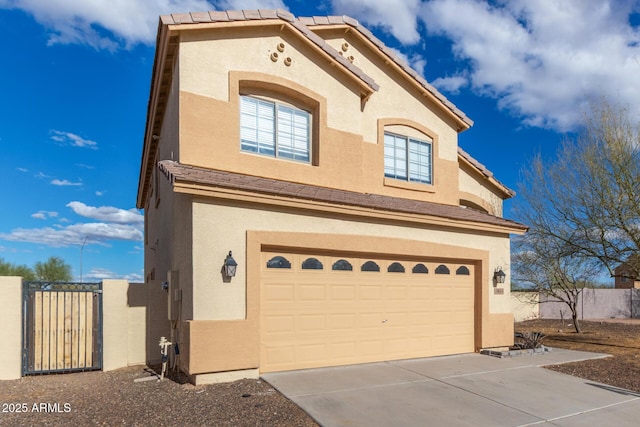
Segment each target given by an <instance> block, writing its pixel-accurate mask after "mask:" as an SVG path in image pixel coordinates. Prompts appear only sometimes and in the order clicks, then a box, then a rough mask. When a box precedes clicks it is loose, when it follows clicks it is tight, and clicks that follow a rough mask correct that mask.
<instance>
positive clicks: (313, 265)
mask: <svg viewBox="0 0 640 427" xmlns="http://www.w3.org/2000/svg"><path fill="white" fill-rule="evenodd" d="M302 269H303V270H322V269H323V266H322V263H321V262H320V261H319V260H318V259H317V258H307V259H305V260H304V261H303V262H302Z"/></svg>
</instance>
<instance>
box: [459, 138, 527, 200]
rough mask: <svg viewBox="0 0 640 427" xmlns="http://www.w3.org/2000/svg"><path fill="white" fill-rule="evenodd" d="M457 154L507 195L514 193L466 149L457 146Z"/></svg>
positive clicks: (513, 194)
mask: <svg viewBox="0 0 640 427" xmlns="http://www.w3.org/2000/svg"><path fill="white" fill-rule="evenodd" d="M458 155H460V157H462V158H463V159H465V160H466V161H467V162H469V164H471V165H472V166H473V167H474V168H476V170H477V171H478V172H480V173H481V174H482V175H483V176H484V177H485V178H487V179H489V180H491V181H494V182H495V184H496V185H498V186H499V187H501V188H502V190H503V191H504V192H505V193H506V194H507V195H508V196H509V197H513V196H515V195H516V192H515V191H513V190H512V189H510V188H509V187H507V186H506V185H504V184H503V183H501V182H500V181H498V180H497V179H496V177H495V176H493V172H491V171H490V170H489V169H487V167H486V166H485V165H483V164H482V163H480V162H479V161H477V160H476V159H474V158H473V157H471V155H470V154H469V153H467V152H466V151H464V150H463V149H462V148H460V147H458Z"/></svg>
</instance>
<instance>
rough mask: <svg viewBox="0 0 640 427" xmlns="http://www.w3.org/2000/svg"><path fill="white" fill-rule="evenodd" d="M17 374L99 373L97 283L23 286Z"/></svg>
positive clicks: (99, 285)
mask: <svg viewBox="0 0 640 427" xmlns="http://www.w3.org/2000/svg"><path fill="white" fill-rule="evenodd" d="M22 312H23V313H22V314H23V316H22V375H33V374H45V373H58V372H76V371H90V370H98V369H102V283H66V282H24V284H23V292H22Z"/></svg>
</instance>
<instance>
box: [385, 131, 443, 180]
mask: <svg viewBox="0 0 640 427" xmlns="http://www.w3.org/2000/svg"><path fill="white" fill-rule="evenodd" d="M384 176H386V177H389V178H395V179H401V180H404V181H411V182H422V183H424V184H432V183H433V182H432V181H433V180H432V149H431V142H428V141H421V140H419V139H415V138H409V137H406V136H401V135H395V134H392V133H387V132H385V134H384Z"/></svg>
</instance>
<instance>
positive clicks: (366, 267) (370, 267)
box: [360, 261, 380, 271]
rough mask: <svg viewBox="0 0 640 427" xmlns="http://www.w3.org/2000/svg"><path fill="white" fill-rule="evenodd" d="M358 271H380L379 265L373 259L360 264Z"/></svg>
mask: <svg viewBox="0 0 640 427" xmlns="http://www.w3.org/2000/svg"><path fill="white" fill-rule="evenodd" d="M360 271H380V266H379V265H378V264H376V263H375V262H373V261H367V262H365V263H364V264H362V267H360Z"/></svg>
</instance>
